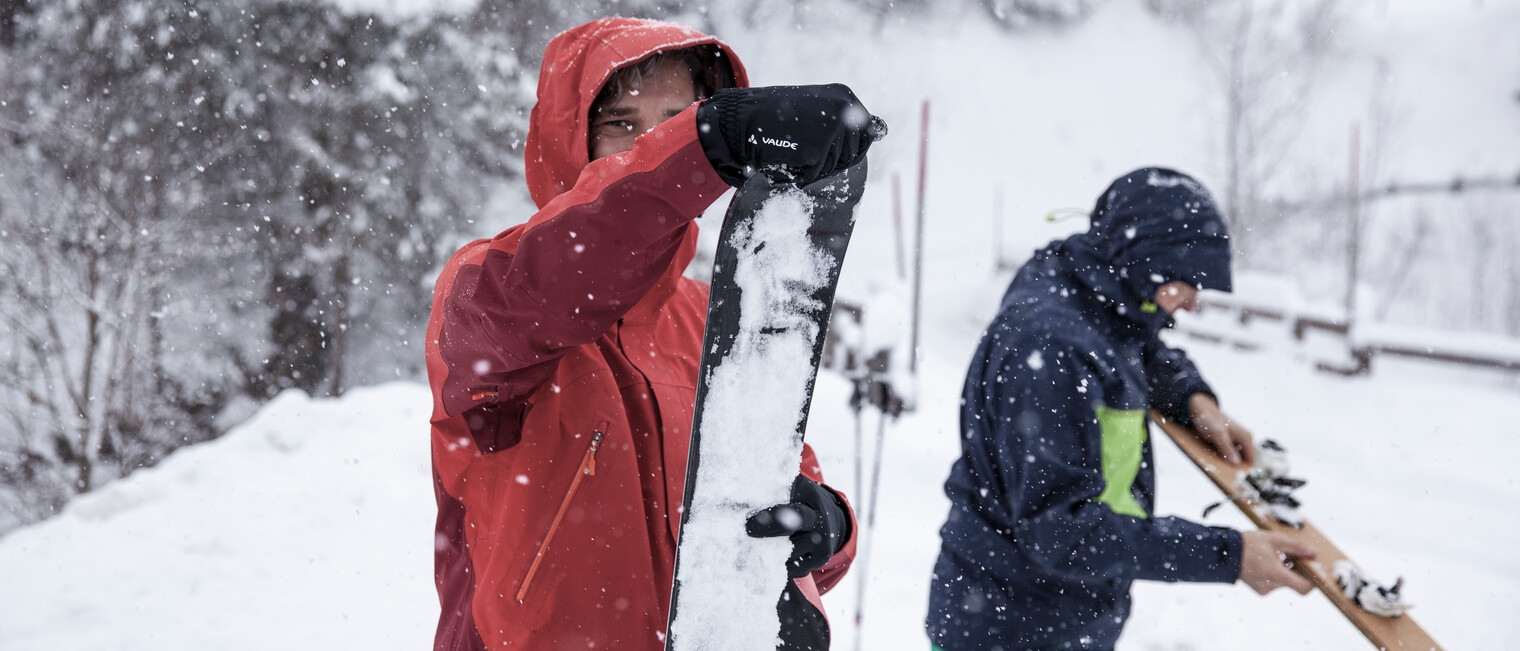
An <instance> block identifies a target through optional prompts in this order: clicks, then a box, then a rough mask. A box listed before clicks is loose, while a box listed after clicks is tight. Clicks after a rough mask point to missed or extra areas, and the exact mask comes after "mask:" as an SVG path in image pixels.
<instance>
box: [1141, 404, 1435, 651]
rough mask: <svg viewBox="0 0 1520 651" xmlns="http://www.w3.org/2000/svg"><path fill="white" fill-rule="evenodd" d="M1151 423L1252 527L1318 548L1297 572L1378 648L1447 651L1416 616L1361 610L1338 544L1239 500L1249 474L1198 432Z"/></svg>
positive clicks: (1156, 416) (1155, 416) (1308, 526)
mask: <svg viewBox="0 0 1520 651" xmlns="http://www.w3.org/2000/svg"><path fill="white" fill-rule="evenodd" d="M1151 419H1152V420H1154V421H1155V422H1156V424H1157V425H1158V426H1160V427H1161V431H1163V432H1166V435H1167V436H1168V437H1170V438H1171V439H1172V442H1174V443H1176V444H1177V447H1179V448H1181V449H1182V453H1183V454H1186V455H1187V456H1188V458H1189V459H1192V460H1193V463H1195V464H1198V468H1199V469H1201V470H1203V472H1204V474H1206V475H1208V476H1209V479H1210V480H1212V481H1213V482H1214V485H1215V486H1217V487H1218V488H1219V490H1221V491H1224V494H1225V497H1226V498H1227V499H1228V501H1230V502H1233V503H1234V504H1235V506H1237V507H1239V508H1240V511H1241V513H1244V514H1245V515H1246V517H1247V518H1250V520H1251V522H1253V523H1255V524H1256V526H1257V527H1258V528H1260V529H1262V530H1264V531H1276V532H1280V533H1283V534H1287V535H1289V536H1293V537H1295V538H1297V539H1298V540H1299V541H1300V542H1303V543H1305V544H1307V545H1309V546H1311V547H1313V548H1314V550H1315V552H1316V553H1317V556H1316V558H1315V559H1314V560H1312V561H1300V562H1297V563H1294V567H1295V569H1297V570H1298V572H1299V573H1300V574H1302V575H1304V576H1305V577H1307V578H1308V579H1309V581H1311V582H1313V583H1314V586H1315V587H1317V588H1319V591H1320V592H1322V593H1324V595H1325V596H1326V597H1329V598H1330V602H1331V603H1333V604H1335V607H1336V608H1338V609H1340V611H1341V614H1343V615H1345V616H1346V619H1348V620H1351V623H1352V624H1354V625H1355V626H1356V628H1357V630H1360V631H1361V632H1362V634H1363V635H1365V636H1367V639H1368V640H1369V641H1371V642H1372V644H1373V645H1374V646H1376V647H1377V648H1378V649H1381V650H1382V651H1441V645H1439V644H1436V641H1435V640H1434V639H1431V637H1430V634H1428V633H1426V632H1425V630H1424V629H1422V628H1420V625H1419V624H1416V623H1415V621H1414V618H1413V617H1410V616H1409V615H1408V614H1404V615H1401V616H1399V617H1383V616H1380V615H1374V614H1372V613H1369V612H1367V611H1365V610H1362V608H1361V606H1358V605H1357V604H1356V602H1354V601H1352V600H1351V599H1350V598H1348V597H1347V596H1346V593H1345V592H1344V591H1342V590H1341V587H1340V584H1339V583H1337V582H1336V580H1335V574H1334V571H1333V569H1332V568H1334V567H1335V564H1336V562H1337V561H1341V560H1349V559H1348V558H1347V556H1346V554H1345V553H1344V552H1342V551H1341V550H1340V549H1339V548H1338V547H1336V546H1335V543H1332V542H1330V539H1329V538H1328V537H1326V536H1325V534H1323V533H1321V532H1320V530H1319V529H1317V528H1315V526H1314V525H1313V524H1312V523H1310V522H1309V521H1308V520H1307V519H1305V520H1304V526H1303V527H1302V528H1294V527H1292V526H1290V525H1287V524H1283V523H1281V522H1278V521H1277V520H1276V519H1275V518H1273V517H1272V516H1271V515H1268V514H1267V512H1266V511H1265V510H1264V509H1263V508H1262V506H1261V505H1260V504H1259V503H1258V502H1257V501H1256V500H1254V499H1251V498H1249V497H1236V494H1237V493H1238V490H1239V489H1238V488H1237V486H1239V483H1238V482H1239V479H1240V476H1241V475H1242V474H1244V473H1245V469H1244V468H1237V467H1235V466H1232V465H1230V464H1228V463H1226V462H1225V461H1224V459H1223V458H1222V457H1220V456H1219V454H1218V453H1217V452H1215V451H1214V449H1213V448H1212V447H1211V446H1209V445H1208V444H1207V443H1205V442H1204V441H1203V440H1202V439H1200V438H1198V436H1197V435H1196V434H1194V433H1193V431H1192V430H1190V429H1187V428H1185V427H1183V426H1182V425H1180V424H1178V423H1175V422H1172V421H1169V420H1167V418H1166V417H1165V416H1162V415H1161V414H1160V413H1159V412H1157V411H1154V410H1153V411H1151Z"/></svg>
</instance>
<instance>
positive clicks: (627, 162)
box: [426, 18, 855, 650]
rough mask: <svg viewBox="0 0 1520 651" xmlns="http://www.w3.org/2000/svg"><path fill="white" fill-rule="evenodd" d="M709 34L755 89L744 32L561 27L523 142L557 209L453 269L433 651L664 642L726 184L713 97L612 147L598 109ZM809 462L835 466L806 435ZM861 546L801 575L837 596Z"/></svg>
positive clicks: (811, 472)
mask: <svg viewBox="0 0 1520 651" xmlns="http://www.w3.org/2000/svg"><path fill="white" fill-rule="evenodd" d="M701 44H714V45H716V46H718V47H720V48H722V51H723V54H724V56H725V57H726V58H727V60H728V62H729V64H730V65H731V66H732V68H733V72H734V77H735V79H736V82H737V83H738V84H739V85H740V86H745V85H747V78H746V75H745V72H744V68H743V65H742V64H741V63H740V62H739V59H738V58H737V57H735V56H734V55H733V52H732V51H731V50H730V49H729V48H728V46H727V45H725V44H723V43H721V42H719V41H718V40H717V39H715V38H713V37H711V36H707V35H705V34H701V33H699V32H697V31H695V30H692V29H690V28H688V27H685V26H681V25H677V24H672V23H663V22H655V21H646V20H633V19H623V18H614V19H604V20H599V21H595V22H592V23H588V24H586V25H582V26H581V27H578V28H575V29H572V30H570V31H567V32H565V33H563V34H560V35H559V36H557V37H556V38H555V39H554V40H553V41H552V42H551V43H550V44H549V46H548V48H547V50H546V51H545V53H544V62H543V69H542V71H541V74H540V76H539V85H538V105H537V106H536V107H534V109H533V115H532V119H531V124H530V127H529V132H528V140H527V152H526V153H527V161H526V165H527V179H528V186H529V189H530V190H531V192H532V195H533V199H534V201H535V202H536V203H537V204H538V206H539V211H538V213H537V214H535V215H533V217H532V218H531V219H530V220H529V221H528V222H527V223H526V224H523V225H521V226H516V227H513V228H510V229H508V230H506V231H504V232H502V233H501V234H500V235H497V236H496V237H494V238H491V239H488V240H477V241H475V242H471V243H470V244H468V245H466V246H465V247H464V248H462V249H460V250H459V252H458V253H456V254H455V255H454V256H453V258H451V259H450V260H449V262H448V264H447V265H446V266H445V268H444V270H443V273H442V275H441V276H440V277H439V278H438V282H437V285H436V287H435V289H434V294H433V309H432V317H431V319H430V321H429V323H428V331H427V340H426V341H427V365H428V378H429V381H430V384H431V385H432V390H433V414H432V452H433V472H434V483H435V492H436V494H437V498H438V523H437V534H436V539H435V543H436V569H435V572H436V581H437V584H438V594H439V598H440V601H441V604H442V614H441V617H440V620H439V623H438V633H437V638H436V641H435V643H434V648H435V649H438V650H465V649H470V650H474V649H485V648H492V649H496V648H501V647H509V648H522V649H572V648H573V649H586V648H598V649H651V650H653V649H662V648H663V647H664V637H665V626H666V620H667V615H668V611H669V608H670V586H671V582H672V581H671V580H672V576H673V575H674V562H675V546H676V540H677V534H678V530H679V527H680V515H679V510H680V505H681V498H682V493H683V491H684V489H685V478H686V459H687V449H688V444H689V442H690V435H691V433H690V431H689V428H690V426H691V417H692V407H693V403H694V401H695V397H696V383H697V364H698V362H699V360H700V358H701V350H700V349H701V343H702V334H703V324H704V320H705V318H706V314H707V291H708V290H707V286H706V285H705V284H703V283H699V282H697V281H694V280H691V279H689V278H685V277H683V276H682V275H681V273H682V271H683V270H684V269H685V268H686V266H687V264H688V263H689V262H690V261H691V258H692V256H693V254H694V252H695V248H696V241H697V226H696V224H695V222H694V221H693V220H694V219H695V218H696V217H698V216H700V215H701V214H702V211H703V210H704V209H706V208H707V207H708V206H709V205H710V204H711V203H712V202H713V201H715V200H716V199H717V198H718V197H719V196H721V195H722V194H723V193H724V192H725V191H726V190H727V189H728V186H727V185H726V184H724V182H723V181H722V180H721V179H720V178H718V174H717V172H715V171H714V170H713V168H712V164H711V163H709V162H708V159H707V157H706V155H705V154H704V153H703V150H702V145H701V144H700V142H699V141H698V139H697V125H696V106H695V105H693V107H692V108H689V109H687V110H686V111H684V112H682V113H681V114H679V115H677V116H675V117H673V118H671V119H669V120H667V121H666V122H664V123H663V124H661V125H660V126H659V127H657V128H656V129H654V130H653V131H651V132H649V133H647V134H644V135H642V136H640V137H639V138H638V139H636V140H635V142H634V146H633V150H632V151H629V152H625V153H622V154H618V155H615V156H609V157H607V158H603V159H600V160H597V161H595V162H588V157H589V156H588V153H587V128H588V127H587V116H588V114H589V111H590V108H591V104H592V101H593V100H594V99H595V98H596V95H597V93H598V92H599V91H600V90H601V87H602V85H603V84H604V83H605V82H606V80H607V79H608V77H609V76H610V75H611V74H612V72H613V71H615V70H617V69H619V68H621V67H624V66H627V65H629V64H632V63H635V62H637V61H639V60H641V59H644V58H646V57H648V56H650V55H651V54H654V53H656V52H659V51H664V50H673V49H679V48H684V47H690V46H694V45H701ZM802 471H803V472H804V473H805V474H807V475H808V476H809V477H810V478H812V479H814V480H815V481H822V476H821V474H820V473H819V470H818V467H817V462H816V458H815V457H814V455H813V452H812V450H811V449H810V448H804V451H803V459H802ZM854 549H855V542H854V540H853V539H852V540H850V541H849V542H848V543H847V544H846V546H845V548H844V549H843V550H841V552H840V553H838V554H836V555H835V556H834V558H833V559H831V560H830V562H829V563H828V564H827V565H825V566H824V567H822V568H820V569H819V570H817V571H815V572H813V573H812V574H811V575H810V576H807V577H803V578H801V579H798V580H797V581H796V583H797V588H798V589H800V591H801V592H802V593H803V594H804V595H806V596H807V597H808V601H809V602H812V603H813V604H814V605H815V606H816V607H817V608H818V610H819V612H821V611H822V606H821V605H819V604H818V594H819V593H820V592H821V591H823V590H827V589H828V588H829V587H831V586H832V585H833V584H834V583H837V582H838V581H839V580H840V578H841V577H842V576H843V574H844V572H845V570H846V569H847V568H848V567H849V564H850V560H851V558H852V557H853V555H854ZM778 598H779V595H778Z"/></svg>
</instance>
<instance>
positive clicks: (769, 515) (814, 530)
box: [744, 474, 850, 579]
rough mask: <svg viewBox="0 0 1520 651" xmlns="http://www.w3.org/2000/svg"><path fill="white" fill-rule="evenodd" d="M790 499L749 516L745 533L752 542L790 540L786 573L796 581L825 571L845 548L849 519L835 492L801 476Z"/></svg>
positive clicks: (848, 537) (793, 487) (848, 534)
mask: <svg viewBox="0 0 1520 651" xmlns="http://www.w3.org/2000/svg"><path fill="white" fill-rule="evenodd" d="M791 499H792V501H791V502H789V503H787V504H777V505H776V506H772V507H770V508H768V509H761V510H759V511H756V512H755V513H754V514H752V515H750V516H749V520H747V521H745V523H744V532H745V533H747V534H749V535H750V537H753V538H770V537H775V536H787V537H789V538H791V541H792V555H791V557H790V558H788V559H787V561H786V570H787V574H788V575H789V576H791V578H794V579H796V578H801V577H804V576H807V575H808V573H810V572H812V571H813V570H816V569H818V568H820V567H823V566H824V564H826V563H828V562H829V558H831V557H833V556H834V554H835V553H836V552H838V551H839V550H840V548H842V547H844V543H845V541H846V540H849V539H850V516H849V515H848V514H846V513H845V510H844V504H843V502H841V501H840V499H839V496H837V495H835V494H834V491H831V490H829V489H827V488H824V487H823V485H822V484H819V483H818V482H815V481H813V480H811V479H808V478H807V477H804V476H803V475H800V474H799V475H797V479H796V480H794V481H793V482H792V497H791Z"/></svg>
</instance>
